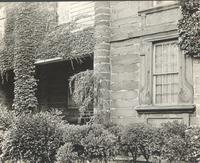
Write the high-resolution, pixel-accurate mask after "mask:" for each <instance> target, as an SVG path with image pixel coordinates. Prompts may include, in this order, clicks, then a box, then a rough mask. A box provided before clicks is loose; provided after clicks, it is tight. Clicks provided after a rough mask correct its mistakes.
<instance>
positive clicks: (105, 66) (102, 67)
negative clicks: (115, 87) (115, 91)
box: [94, 61, 110, 73]
mask: <svg viewBox="0 0 200 163" xmlns="http://www.w3.org/2000/svg"><path fill="white" fill-rule="evenodd" d="M94 69H95V70H96V71H98V72H100V73H102V72H110V64H109V63H100V64H98V61H97V62H96V63H95V64H94Z"/></svg>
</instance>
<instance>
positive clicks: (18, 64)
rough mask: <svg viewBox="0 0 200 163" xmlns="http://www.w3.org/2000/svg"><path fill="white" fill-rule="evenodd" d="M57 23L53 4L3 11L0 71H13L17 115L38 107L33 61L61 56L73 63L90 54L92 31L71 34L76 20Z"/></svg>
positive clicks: (26, 4) (18, 6) (20, 5)
mask: <svg viewBox="0 0 200 163" xmlns="http://www.w3.org/2000/svg"><path fill="white" fill-rule="evenodd" d="M57 19H58V15H57V9H56V3H54V2H20V3H14V5H13V4H12V5H9V6H7V8H6V23H5V35H4V39H3V42H4V43H3V48H1V50H0V71H1V74H2V75H1V76H5V74H6V73H7V72H8V70H13V71H14V74H15V78H14V80H15V82H14V85H15V86H14V100H13V108H14V109H16V110H17V111H19V112H21V111H27V112H30V111H34V110H36V108H37V106H38V101H37V97H36V90H37V81H36V79H35V65H34V62H35V61H36V60H37V59H49V58H54V57H58V56H62V57H63V58H64V59H66V60H69V59H70V60H72V59H76V60H77V59H81V58H82V57H85V56H88V55H91V54H93V51H94V44H95V41H94V28H93V27H90V28H87V29H84V30H78V31H76V32H75V31H74V29H77V24H76V21H77V20H75V21H74V22H70V23H66V24H62V25H58V20H57ZM73 31H74V32H73Z"/></svg>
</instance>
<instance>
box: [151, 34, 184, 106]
mask: <svg viewBox="0 0 200 163" xmlns="http://www.w3.org/2000/svg"><path fill="white" fill-rule="evenodd" d="M169 43H176V44H178V39H177V38H173V39H167V40H159V41H154V42H152V48H153V50H152V55H151V95H152V100H151V101H152V105H155V106H156V105H158V106H166V105H177V104H178V94H177V102H176V103H156V88H155V84H154V83H155V80H156V78H155V76H159V75H167V74H177V75H178V81H180V73H181V72H180V66H181V59H180V57H181V56H180V54H181V51H180V48H178V54H177V71H176V72H167V73H156V72H155V70H156V69H155V65H156V63H155V58H156V57H155V55H156V53H155V50H156V48H155V46H157V45H163V44H169ZM179 83H180V82H179ZM177 89H178V92H179V91H180V84H178V88H177Z"/></svg>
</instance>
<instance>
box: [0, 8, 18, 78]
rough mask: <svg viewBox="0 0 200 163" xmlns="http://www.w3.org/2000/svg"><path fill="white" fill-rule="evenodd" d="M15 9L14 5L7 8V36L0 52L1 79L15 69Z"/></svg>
mask: <svg viewBox="0 0 200 163" xmlns="http://www.w3.org/2000/svg"><path fill="white" fill-rule="evenodd" d="M15 12H16V11H15V7H14V5H10V6H7V8H5V14H6V20H5V34H4V38H3V42H2V46H3V48H2V49H1V51H0V70H1V77H2V78H4V76H6V72H7V71H8V70H10V69H12V67H13V58H14V45H15V42H14V27H15Z"/></svg>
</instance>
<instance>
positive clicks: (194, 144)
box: [185, 127, 200, 163]
mask: <svg viewBox="0 0 200 163" xmlns="http://www.w3.org/2000/svg"><path fill="white" fill-rule="evenodd" d="M199 135H200V128H199V127H190V128H188V129H187V130H186V131H185V137H186V140H187V142H188V149H187V150H188V156H187V157H188V158H187V160H189V161H190V162H193V163H197V162H198V161H199V160H200V137H199Z"/></svg>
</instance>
